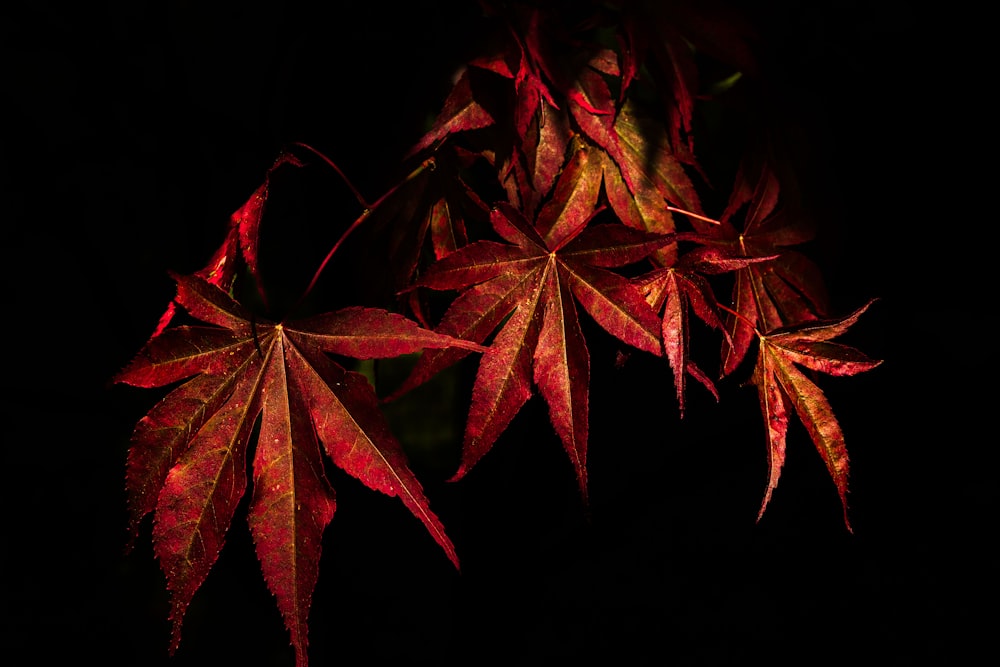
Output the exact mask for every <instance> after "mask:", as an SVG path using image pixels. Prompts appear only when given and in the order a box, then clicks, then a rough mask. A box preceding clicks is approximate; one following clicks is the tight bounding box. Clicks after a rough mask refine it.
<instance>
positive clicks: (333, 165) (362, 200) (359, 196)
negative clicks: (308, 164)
mask: <svg viewBox="0 0 1000 667" xmlns="http://www.w3.org/2000/svg"><path fill="white" fill-rule="evenodd" d="M293 143H294V145H295V146H301V147H302V148H305V149H306V150H308V151H311V152H312V153H313V154H315V155H316V156H317V157H319V159H321V160H323V162H326V163H327V164H328V165H329V166H330V167H331V168H332V169H333V170H334V171H335V172H337V174H338V175H339V176H340V177H341V178H342V179H343V180H344V183H346V184H347V187H349V188H350V189H351V192H353V193H354V198H355V199H357V200H358V202H359V203H360V204H361V205H362V206H364V207H365V208H371V206H370V205H369V204H368V202H367V201H365V198H364V197H363V196H362V194H361V193H360V192H358V189H357V188H356V187H354V183H351V179H349V178H347V176H346V175H345V174H344V172H343V171H341V170H340V167H338V166H337V164H336V163H335V162H334V161H333V160H331V159H330V158H328V157H327V156H325V155H323V154H322V153H320V152H319V151H318V150H316V149H315V148H313V147H312V146H310V145H309V144H304V143H302V142H301V141H296V142H293Z"/></svg>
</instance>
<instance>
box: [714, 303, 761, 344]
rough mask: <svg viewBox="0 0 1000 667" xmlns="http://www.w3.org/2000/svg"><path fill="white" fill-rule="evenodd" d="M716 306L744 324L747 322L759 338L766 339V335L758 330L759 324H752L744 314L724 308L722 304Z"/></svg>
mask: <svg viewBox="0 0 1000 667" xmlns="http://www.w3.org/2000/svg"><path fill="white" fill-rule="evenodd" d="M715 305H717V306H718V307H719V308H721V309H722V310H724V311H726V312H727V313H730V314H732V315H735V316H736V317H737V318H738V319H741V320H743V321H744V322H746V323H747V324H748V325H750V328H751V329H753V330H754V332H755V333H756V334H757V337H758V338H763V337H764V335H763V334H762V333H761V332H760V329H758V328H757V324H756V323H755V322H751V321H750V319H748V318H747V316H746V315H742V314H740V313H738V312H736V311H735V310H733V309H732V308H729V307H728V306H723V305H722V304H721V303H718V302H716V304H715Z"/></svg>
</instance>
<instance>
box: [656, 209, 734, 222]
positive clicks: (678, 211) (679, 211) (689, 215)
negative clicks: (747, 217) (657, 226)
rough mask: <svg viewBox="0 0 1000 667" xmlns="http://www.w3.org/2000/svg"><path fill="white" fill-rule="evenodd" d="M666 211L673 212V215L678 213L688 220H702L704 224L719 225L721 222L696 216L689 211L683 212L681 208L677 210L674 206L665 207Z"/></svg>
mask: <svg viewBox="0 0 1000 667" xmlns="http://www.w3.org/2000/svg"><path fill="white" fill-rule="evenodd" d="M667 210H668V211H673V212H674V213H680V214H682V215H686V216H688V217H690V218H698V219H699V220H704V221H705V222H707V223H710V224H713V225H721V224H722V223H721V222H719V221H718V220H716V219H714V218H707V217H705V216H703V215H698V214H697V213H692V212H691V211H686V210H684V209H682V208H677V207H676V206H667Z"/></svg>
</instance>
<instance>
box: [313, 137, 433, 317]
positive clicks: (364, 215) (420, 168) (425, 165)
mask: <svg viewBox="0 0 1000 667" xmlns="http://www.w3.org/2000/svg"><path fill="white" fill-rule="evenodd" d="M299 145H301V146H305V144H299ZM305 147H306V148H309V147H308V146H305ZM310 150H312V149H310ZM317 155H319V154H318V153H317ZM320 157H323V156H322V155H320ZM324 159H325V158H324ZM330 164H331V165H332V166H333V168H334V169H337V167H336V165H333V163H332V162H330ZM434 166H435V162H434V158H432V157H430V158H427V159H426V160H424V161H423V162H421V163H420V164H419V165H417V167H416V168H415V169H414V170H413V171H411V172H410V173H409V174H407V175H406V177H405V178H404V179H403V180H401V181H400V182H399V183H396V185H394V186H392V187H391V188H390V189H389V190H388V191H387V192H386V193H385V194H383V195H382V196H381V197H379V198H378V199H376V200H375V202H374V203H373V204H370V205H369V204H366V203H365V202H364V199H363V198H362V197H361V195H360V194H358V193H357V191H356V190H355V195H356V196H357V197H358V201H360V202H361V203H362V205H364V207H365V210H364V211H362V212H361V215H359V216H358V217H357V219H356V220H355V221H354V222H352V223H351V226H350V227H348V228H347V229H346V230H344V233H343V234H341V235H340V238H339V239H337V242H336V243H334V244H333V247H332V248H330V252H328V253H326V257H324V258H323V261H322V262H321V263H320V265H319V268H318V269H316V273H314V274H313V277H312V280H310V281H309V285H308V286H307V287H306V289H305V291H304V292H302V296H300V297H299V300H298V303H302V301H304V300H305V298H306V297H307V296H309V293H310V292H312V290H313V287H315V286H316V283H317V281H319V277H320V274H322V273H323V270H324V269H326V265H327V264H329V263H330V260H331V259H332V258H333V254H334V253H335V252H337V249H338V248H340V246H341V245H343V243H344V241H346V240H347V237H348V236H350V235H351V233H352V232H353V231H354V230H355V229H357V228H358V227H359V226H361V223H362V222H364V221H365V220H367V219H368V218H369V217H371V214H372V212H373V211H374V210H375V209H376V208H378V207H379V205H380V204H382V202H384V201H385V200H386V199H387V198H388V197H390V196H391V195H392V194H393V193H395V192H396V191H397V190H399V188H401V187H402V186H403V185H404V184H405V183H408V182H410V181H412V180H413V179H414V178H416V177H417V176H419V175H420V174H421V173H423V172H424V171H425V170H427V169H432V170H433V169H434ZM337 172H338V173H340V169H337ZM344 180H345V181H347V178H346V177H345V178H344ZM347 182H348V185H350V181H347ZM351 189H352V190H353V189H354V188H353V186H351Z"/></svg>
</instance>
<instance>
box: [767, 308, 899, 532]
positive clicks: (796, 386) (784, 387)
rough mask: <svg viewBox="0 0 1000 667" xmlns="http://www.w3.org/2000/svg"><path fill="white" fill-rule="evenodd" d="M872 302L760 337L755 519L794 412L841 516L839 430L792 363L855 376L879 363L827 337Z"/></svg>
mask: <svg viewBox="0 0 1000 667" xmlns="http://www.w3.org/2000/svg"><path fill="white" fill-rule="evenodd" d="M872 303H873V301H869V302H868V303H867V304H865V305H864V306H862V307H861V308H859V309H858V310H856V311H854V312H853V313H851V314H850V315H848V316H847V317H844V318H841V319H837V320H823V321H812V322H809V323H806V324H802V325H798V326H794V327H787V328H784V329H781V330H778V331H774V332H771V333H769V334H764V335H762V336H761V337H760V348H759V351H758V356H757V365H756V366H755V368H754V373H753V383H754V384H755V385H756V386H757V391H758V396H759V399H760V407H761V412H762V414H763V416H764V423H765V424H766V426H767V443H768V450H767V451H768V470H769V473H768V482H767V489H766V491H765V493H764V501H763V503H762V504H761V508H760V512H759V514H758V519H759V518H760V517H761V516H763V514H764V510H765V509H766V508H767V504H768V502H769V501H770V499H771V494H772V492H773V491H774V489H775V487H776V486H777V484H778V479H779V477H780V475H781V468H782V466H783V465H784V462H785V450H786V436H787V433H788V424H789V419H790V415H791V413H792V412H793V411H794V413H795V414H797V415H798V417H799V420H800V421H801V422H802V424H803V425H804V426H805V428H806V431H807V432H808V433H809V437H810V438H811V439H812V441H813V444H814V445H815V447H816V450H817V451H818V452H819V454H820V456H821V457H822V459H823V462H824V464H825V465H826V469H827V471H828V472H829V474H830V477H831V479H832V480H833V482H834V485H835V486H836V487H837V493H838V494H839V495H840V501H841V504H842V506H843V509H844V524H845V525H846V526H847V529H848V530H851V523H850V520H849V518H848V515H847V486H848V472H849V464H848V456H847V447H846V444H845V442H844V434H843V431H842V430H841V428H840V424H839V422H838V421H837V419H836V417H835V416H834V413H833V408H832V406H831V405H830V403H829V401H828V400H827V398H826V396H825V394H824V393H823V391H822V390H821V389H820V388H819V386H818V385H816V383H815V382H814V381H813V380H812V379H810V378H809V377H808V376H807V375H806V374H805V373H803V372H802V371H801V370H800V369H799V368H798V367H797V366H803V367H805V368H807V369H809V370H812V371H817V372H821V373H826V374H829V375H838V376H846V375H856V374H858V373H862V372H864V371H868V370H871V369H873V368H875V367H876V366H878V365H879V364H881V363H882V362H881V361H880V360H875V359H871V358H869V357H867V356H866V355H865V354H863V353H862V352H860V351H859V350H857V349H855V348H853V347H850V346H847V345H842V344H839V343H832V342H830V340H831V339H832V338H835V337H837V336H839V335H841V334H843V333H844V332H845V331H846V330H847V329H848V328H849V327H850V326H851V325H852V324H854V323H855V322H857V320H858V318H859V317H860V316H861V315H862V313H864V312H865V311H866V310H867V309H868V308H869V307H870V306H871V304H872Z"/></svg>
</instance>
